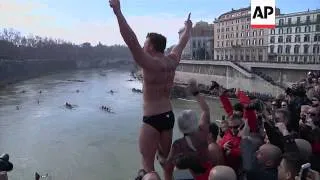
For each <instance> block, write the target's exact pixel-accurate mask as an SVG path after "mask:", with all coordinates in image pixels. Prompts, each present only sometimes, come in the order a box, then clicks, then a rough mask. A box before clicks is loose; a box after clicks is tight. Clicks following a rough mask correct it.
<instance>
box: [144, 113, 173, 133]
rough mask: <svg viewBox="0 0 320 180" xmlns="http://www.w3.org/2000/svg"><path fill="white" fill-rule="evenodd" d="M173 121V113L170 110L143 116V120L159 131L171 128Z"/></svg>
mask: <svg viewBox="0 0 320 180" xmlns="http://www.w3.org/2000/svg"><path fill="white" fill-rule="evenodd" d="M174 121H175V120H174V114H173V112H172V111H169V112H165V113H162V114H158V115H152V116H143V122H144V123H146V124H149V125H150V126H152V127H154V128H155V129H156V130H158V131H159V132H160V133H161V132H162V131H164V130H170V129H173V126H174Z"/></svg>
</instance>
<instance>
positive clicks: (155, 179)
mask: <svg viewBox="0 0 320 180" xmlns="http://www.w3.org/2000/svg"><path fill="white" fill-rule="evenodd" d="M142 180H161V179H160V177H159V175H158V173H156V172H150V173H147V174H146V175H144V176H143V178H142Z"/></svg>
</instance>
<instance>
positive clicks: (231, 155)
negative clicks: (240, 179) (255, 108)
mask: <svg viewBox="0 0 320 180" xmlns="http://www.w3.org/2000/svg"><path fill="white" fill-rule="evenodd" d="M228 126H229V129H228V130H227V131H226V133H225V134H224V136H223V137H222V139H221V140H220V141H219V142H218V144H219V145H220V147H221V148H222V149H223V152H224V156H225V163H226V165H227V166H230V167H232V168H233V169H234V170H235V171H236V172H237V171H238V170H239V168H240V166H241V152H240V142H241V136H240V135H239V132H240V130H241V129H242V128H243V127H244V122H243V120H242V117H241V116H239V115H231V116H230V117H229V119H228Z"/></svg>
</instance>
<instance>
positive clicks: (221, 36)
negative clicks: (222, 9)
mask: <svg viewBox="0 0 320 180" xmlns="http://www.w3.org/2000/svg"><path fill="white" fill-rule="evenodd" d="M250 10H251V9H250V7H247V8H241V9H238V10H234V9H232V10H231V11H229V12H227V13H224V14H222V15H220V16H219V17H218V18H217V19H216V20H215V21H214V29H215V32H214V60H228V61H253V62H254V61H263V62H265V61H267V60H268V30H267V29H252V28H251V26H250V21H251V18H250V14H251V12H250ZM278 13H280V10H279V9H277V10H276V14H278Z"/></svg>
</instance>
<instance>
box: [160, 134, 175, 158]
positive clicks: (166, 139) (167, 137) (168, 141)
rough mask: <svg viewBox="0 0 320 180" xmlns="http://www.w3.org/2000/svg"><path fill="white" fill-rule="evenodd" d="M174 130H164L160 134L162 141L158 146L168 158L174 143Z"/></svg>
mask: <svg viewBox="0 0 320 180" xmlns="http://www.w3.org/2000/svg"><path fill="white" fill-rule="evenodd" d="M172 132H173V130H172V129H171V130H166V131H162V132H161V134H160V143H159V146H158V153H159V155H161V156H162V157H163V158H167V157H168V155H169V153H170V149H171V145H172Z"/></svg>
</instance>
